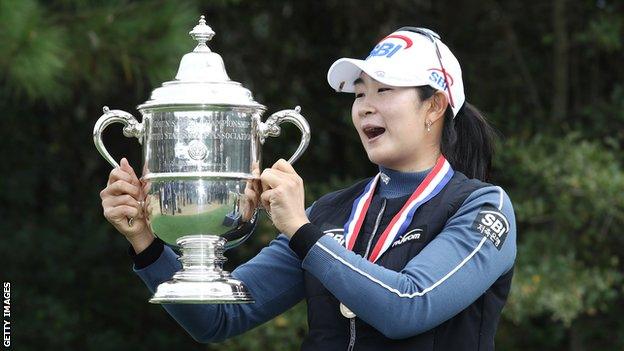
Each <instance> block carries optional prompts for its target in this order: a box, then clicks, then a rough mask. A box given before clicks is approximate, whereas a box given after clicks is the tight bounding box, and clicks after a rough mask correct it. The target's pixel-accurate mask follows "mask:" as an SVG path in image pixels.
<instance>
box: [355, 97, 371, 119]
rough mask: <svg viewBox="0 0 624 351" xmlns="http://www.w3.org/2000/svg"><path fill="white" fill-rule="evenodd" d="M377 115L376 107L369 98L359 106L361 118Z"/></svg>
mask: <svg viewBox="0 0 624 351" xmlns="http://www.w3.org/2000/svg"><path fill="white" fill-rule="evenodd" d="M373 113H375V106H374V105H373V104H371V101H370V100H369V99H367V98H363V99H362V101H361V103H360V105H359V106H358V116H360V118H362V117H366V116H367V115H370V114H373Z"/></svg>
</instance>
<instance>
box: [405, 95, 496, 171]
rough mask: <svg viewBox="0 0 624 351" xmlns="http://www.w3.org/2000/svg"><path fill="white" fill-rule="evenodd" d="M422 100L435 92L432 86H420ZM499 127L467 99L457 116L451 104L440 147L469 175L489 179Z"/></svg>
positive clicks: (454, 167)
mask: <svg viewBox="0 0 624 351" xmlns="http://www.w3.org/2000/svg"><path fill="white" fill-rule="evenodd" d="M416 88H417V91H418V93H419V95H420V99H421V101H424V100H426V99H428V98H430V97H431V96H433V94H434V93H435V91H436V90H435V89H434V88H432V87H430V86H419V87H416ZM495 137H496V131H495V130H494V128H492V126H490V124H489V123H488V122H487V120H486V118H485V116H483V114H482V113H481V111H479V110H478V109H477V108H476V107H474V106H473V105H471V104H469V103H468V102H464V105H463V106H462V107H461V108H460V109H459V112H458V113H457V116H455V118H453V111H452V110H451V107H450V106H449V107H447V109H446V112H445V113H444V127H443V129H442V138H441V141H440V144H441V145H440V150H441V151H442V154H443V155H444V157H446V159H447V160H448V161H449V163H450V164H451V166H452V167H453V169H455V170H456V171H459V172H462V173H463V174H465V175H466V176H467V177H468V178H476V179H479V180H482V181H487V180H488V179H489V177H490V170H491V167H492V157H493V156H494V140H495Z"/></svg>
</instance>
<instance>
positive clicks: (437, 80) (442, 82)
mask: <svg viewBox="0 0 624 351" xmlns="http://www.w3.org/2000/svg"><path fill="white" fill-rule="evenodd" d="M428 71H430V72H431V74H429V80H430V81H431V82H433V83H434V84H436V85H438V86H440V87H441V88H442V90H446V89H447V88H448V87H447V86H446V82H447V81H448V85H449V86H453V77H452V76H451V75H450V74H449V73H448V72H447V71H446V70H445V71H444V72H442V70H441V69H439V68H430V69H428ZM444 75H446V79H444Z"/></svg>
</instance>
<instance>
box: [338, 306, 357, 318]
mask: <svg viewBox="0 0 624 351" xmlns="http://www.w3.org/2000/svg"><path fill="white" fill-rule="evenodd" d="M340 313H341V314H342V315H343V316H345V318H349V319H351V318H355V313H353V312H352V311H351V310H350V309H349V308H348V307H347V306H345V305H344V304H343V303H342V302H341V303H340Z"/></svg>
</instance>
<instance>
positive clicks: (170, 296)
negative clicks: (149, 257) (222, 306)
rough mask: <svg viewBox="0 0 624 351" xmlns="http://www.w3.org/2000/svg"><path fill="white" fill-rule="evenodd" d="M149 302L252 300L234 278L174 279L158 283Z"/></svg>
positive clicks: (205, 302)
mask: <svg viewBox="0 0 624 351" xmlns="http://www.w3.org/2000/svg"><path fill="white" fill-rule="evenodd" d="M149 302H150V303H156V304H167V303H177V304H219V303H237V304H238V303H253V302H254V300H253V298H252V297H251V294H250V293H249V291H247V289H246V288H245V286H244V285H243V284H242V282H240V281H238V280H235V279H223V280H220V281H211V282H193V281H190V282H188V281H187V282H185V281H180V280H176V279H174V280H171V281H168V282H164V283H162V284H160V285H159V286H158V289H157V290H156V293H155V294H154V297H152V298H151V299H150V300H149Z"/></svg>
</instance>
